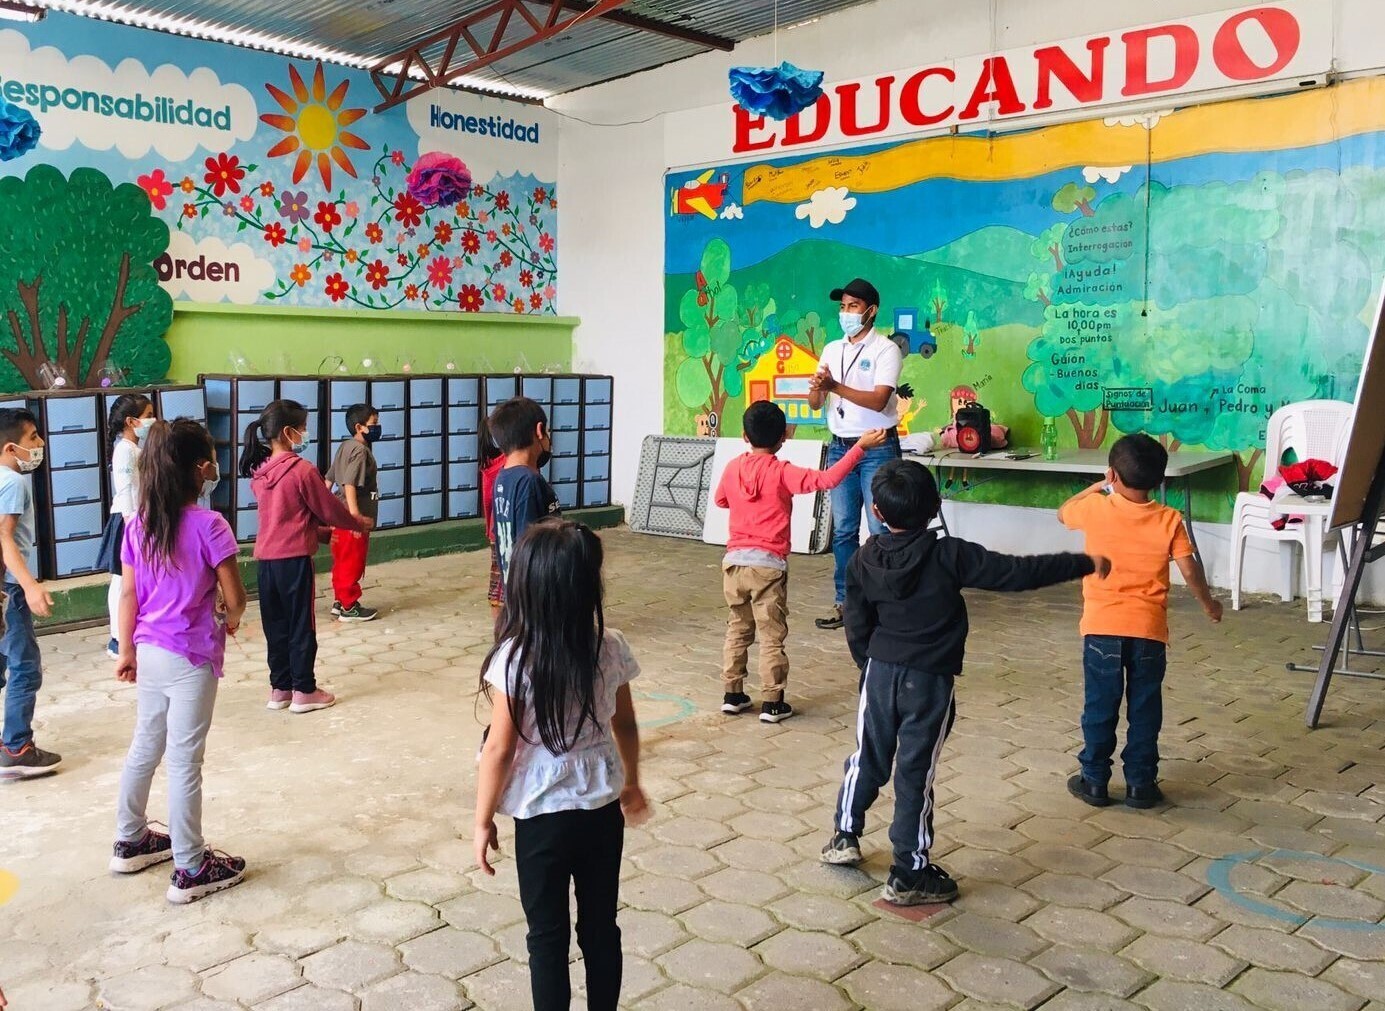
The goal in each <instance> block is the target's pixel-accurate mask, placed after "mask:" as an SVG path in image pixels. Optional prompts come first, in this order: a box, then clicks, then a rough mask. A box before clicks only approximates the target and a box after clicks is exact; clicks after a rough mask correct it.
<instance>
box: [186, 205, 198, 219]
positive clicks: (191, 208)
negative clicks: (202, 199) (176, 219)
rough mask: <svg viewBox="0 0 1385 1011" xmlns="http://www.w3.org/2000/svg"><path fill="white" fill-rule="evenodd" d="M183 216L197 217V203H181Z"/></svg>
mask: <svg viewBox="0 0 1385 1011" xmlns="http://www.w3.org/2000/svg"><path fill="white" fill-rule="evenodd" d="M183 217H185V218H195V217H197V205H196V204H184V205H183Z"/></svg>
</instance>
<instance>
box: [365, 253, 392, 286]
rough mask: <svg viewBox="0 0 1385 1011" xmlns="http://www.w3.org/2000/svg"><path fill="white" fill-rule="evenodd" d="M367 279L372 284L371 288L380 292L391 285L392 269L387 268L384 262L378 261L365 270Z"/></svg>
mask: <svg viewBox="0 0 1385 1011" xmlns="http://www.w3.org/2000/svg"><path fill="white" fill-rule="evenodd" d="M365 279H366V280H367V281H369V282H370V286H371V287H372V288H374V289H375V290H376V291H379V290H380V289H381V288H383V287H384V286H385V285H387V284H389V283H390V269H389V267H387V266H385V261H384V260H376V261H375V262H374V263H372V264H370V265H369V266H368V267H366V269H365Z"/></svg>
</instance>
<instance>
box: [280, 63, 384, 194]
mask: <svg viewBox="0 0 1385 1011" xmlns="http://www.w3.org/2000/svg"><path fill="white" fill-rule="evenodd" d="M350 83H351V82H349V81H345V80H344V81H342V82H341V83H340V84H338V85H337V86H336V87H335V88H333V89H332V93H331V94H328V93H327V82H326V77H325V75H324V74H323V71H322V64H321V63H319V64H318V65H317V69H316V70H314V71H313V82H312V86H311V88H310V87H309V86H308V84H307V83H306V82H305V81H304V80H303V76H302V75H301V74H300V73H299V72H298V68H297V67H295V66H294V65H293V64H289V84H290V86H291V87H292V89H293V94H289V93H288V92H286V91H284V90H283V89H282V88H276V87H275V86H274V85H272V84H266V85H265V90H267V91H268V92H269V93H270V95H272V96H273V98H274V100H275V101H276V102H278V103H279V106H280V107H281V108H282V109H283V110H284V111H283V112H282V113H279V112H267V113H265V114H264V115H263V116H261V117H260V120H261V121H262V122H264V123H267V124H269V125H270V126H272V127H274V128H275V129H276V130H282V131H284V133H286V134H288V136H287V137H285V138H284V139H283V140H281V141H279V142H278V143H277V144H275V145H274V146H273V147H271V148H270V149H269V151H268V155H269V157H271V158H282V157H284V156H286V155H291V154H295V153H296V154H297V156H298V157H297V159H296V160H295V161H294V163H293V181H294V182H295V183H299V182H302V181H303V177H304V176H306V175H307V174H308V172H309V171H310V170H311V169H312V167H313V163H314V162H316V163H317V171H318V174H319V175H320V176H321V177H322V185H323V186H325V187H327V188H328V189H329V190H330V189H331V188H332V163H333V162H336V163H337V166H338V167H339V168H340V169H341V170H342V171H343V172H345V173H346V174H347V175H349V176H351V177H352V178H353V179H354V178H355V177H356V169H355V166H353V165H352V164H351V159H350V158H349V157H348V156H347V153H346V149H347V148H355V149H356V150H357V151H368V150H370V145H369V144H367V143H366V142H365V141H363V140H361V138H360V137H358V136H356V135H355V134H354V133H350V132H349V131H347V130H346V127H348V126H350V125H351V124H352V123H354V122H356V121H357V120H358V119H361V118H362V117H363V116H364V115H365V114H366V110H364V109H343V108H342V104H343V103H344V102H345V101H346V89H347V88H348V87H349V86H350Z"/></svg>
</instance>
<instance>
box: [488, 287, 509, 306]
mask: <svg viewBox="0 0 1385 1011" xmlns="http://www.w3.org/2000/svg"><path fill="white" fill-rule="evenodd" d="M491 298H493V299H495V300H496V301H497V302H507V301H509V299H507V298H506V297H505V286H504V285H503V284H496V285H492V286H491Z"/></svg>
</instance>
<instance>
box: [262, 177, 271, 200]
mask: <svg viewBox="0 0 1385 1011" xmlns="http://www.w3.org/2000/svg"><path fill="white" fill-rule="evenodd" d="M260 196H262V197H272V196H274V184H273V183H271V182H268V181H266V182H262V183H260Z"/></svg>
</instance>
